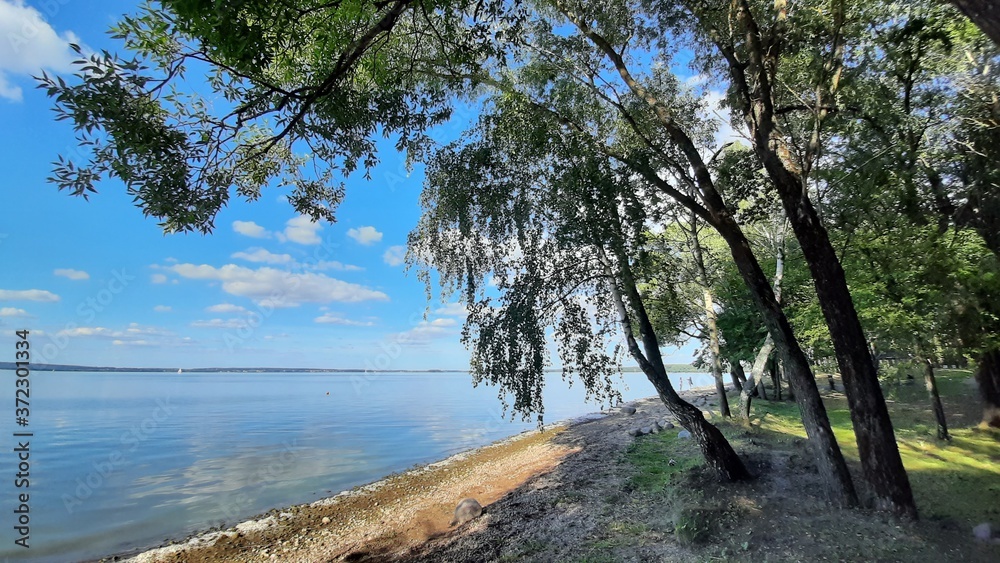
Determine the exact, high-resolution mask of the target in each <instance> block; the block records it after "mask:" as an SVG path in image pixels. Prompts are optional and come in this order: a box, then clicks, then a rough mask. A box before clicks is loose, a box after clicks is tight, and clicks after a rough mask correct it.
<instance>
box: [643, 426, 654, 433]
mask: <svg viewBox="0 0 1000 563" xmlns="http://www.w3.org/2000/svg"><path fill="white" fill-rule="evenodd" d="M652 431H653V427H652V426H643V427H642V430H641V432H642V433H643V434H649V433H651V432H652Z"/></svg>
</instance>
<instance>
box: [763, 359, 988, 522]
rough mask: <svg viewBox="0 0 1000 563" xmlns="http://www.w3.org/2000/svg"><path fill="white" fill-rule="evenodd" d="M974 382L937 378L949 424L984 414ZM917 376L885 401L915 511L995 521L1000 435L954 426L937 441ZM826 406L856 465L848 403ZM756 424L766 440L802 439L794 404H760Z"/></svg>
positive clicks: (943, 373)
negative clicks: (945, 437)
mask: <svg viewBox="0 0 1000 563" xmlns="http://www.w3.org/2000/svg"><path fill="white" fill-rule="evenodd" d="M971 375H972V373H971V371H969V370H940V371H939V372H938V373H937V374H936V379H937V384H938V390H939V392H940V394H941V397H942V401H944V402H945V403H946V405H947V406H946V411H949V412H950V413H952V415H953V416H952V420H951V421H949V422H961V421H964V422H966V423H967V424H968V423H969V421H970V420H974V416H972V415H966V416H964V417H963V416H961V415H962V414H966V413H967V412H971V413H975V412H976V409H978V408H979V407H978V404H979V402H978V397H977V396H976V394H975V393H976V388H975V386H974V385H970V383H969V382H968V379H969V378H970V377H971ZM914 376H915V377H919V378H920V379H917V380H915V381H914V383H912V384H905V385H900V386H899V387H898V388H894V389H892V390H891V393H887V395H889V394H891V395H892V396H893V398H894V400H893V401H891V402H890V403H889V413H890V416H891V417H892V420H893V426H894V429H895V432H896V440H897V442H898V444H899V452H900V456H901V457H902V460H903V465H904V466H905V467H906V470H907V474H908V476H909V478H910V484H911V486H912V488H913V494H914V497H915V500H916V502H917V507H918V509H919V510H920V512H921V514H922V515H923V516H924V517H925V518H932V519H945V518H947V519H952V520H955V521H956V522H960V523H962V524H963V525H968V524H971V523H978V522H982V521H988V520H991V519H992V520H996V519H997V517H998V516H1000V505H998V503H997V499H998V498H1000V433H998V432H995V431H990V430H982V429H979V428H977V427H975V426H971V427H970V426H959V425H957V424H956V425H954V426H951V427H950V428H949V432H950V434H951V440H950V441H943V440H938V439H937V437H936V433H937V430H936V421H935V419H934V415H933V412H932V411H931V405H930V400H929V399H928V396H927V391H926V390H925V389H924V385H923V381H922V374H916V373H915V374H914ZM825 403H826V407H827V414H828V416H829V418H830V424H831V426H832V427H833V432H834V435H835V436H836V437H837V442H838V443H839V444H840V447H841V450H842V451H843V452H844V455H845V457H847V459H848V460H850V461H853V462H857V460H858V449H857V443H856V441H855V435H854V429H853V426H852V424H851V416H850V411H849V410H848V408H847V402H846V400H844V399H843V398H841V397H838V398H833V399H827V400H826V401H825ZM949 407H950V408H949ZM963 411H964V412H963ZM753 418H754V426H756V427H758V431H762V432H764V433H766V434H768V437H769V439H776V440H788V439H792V438H805V429H804V428H803V426H802V422H801V418H800V416H799V412H798V408H797V407H796V406H795V405H794V404H793V403H791V402H781V403H779V402H771V401H757V402H755V403H754V404H753Z"/></svg>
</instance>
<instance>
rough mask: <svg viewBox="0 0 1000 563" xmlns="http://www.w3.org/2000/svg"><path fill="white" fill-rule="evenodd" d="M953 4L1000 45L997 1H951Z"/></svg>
mask: <svg viewBox="0 0 1000 563" xmlns="http://www.w3.org/2000/svg"><path fill="white" fill-rule="evenodd" d="M951 3H952V4H954V5H955V7H956V8H958V9H959V10H961V11H962V13H963V14H965V15H966V16H968V18H969V19H970V20H972V23H974V24H976V25H977V26H979V29H981V30H983V33H985V34H986V35H987V36H988V37H989V38H990V39H992V40H993V42H994V43H996V44H997V45H1000V10H998V9H997V3H996V0H951Z"/></svg>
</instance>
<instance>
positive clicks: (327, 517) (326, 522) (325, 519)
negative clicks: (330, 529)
mask: <svg viewBox="0 0 1000 563" xmlns="http://www.w3.org/2000/svg"><path fill="white" fill-rule="evenodd" d="M321 522H323V523H324V524H329V523H330V517H329V516H324V517H323V520H321Z"/></svg>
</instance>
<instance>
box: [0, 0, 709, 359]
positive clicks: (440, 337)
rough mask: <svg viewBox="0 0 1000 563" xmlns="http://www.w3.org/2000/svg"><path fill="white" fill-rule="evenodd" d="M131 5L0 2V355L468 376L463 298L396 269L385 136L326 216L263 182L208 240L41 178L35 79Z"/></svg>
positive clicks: (395, 200) (405, 179) (61, 142)
mask: <svg viewBox="0 0 1000 563" xmlns="http://www.w3.org/2000/svg"><path fill="white" fill-rule="evenodd" d="M136 5H137V3H136V2H134V1H118V0H102V1H94V0H48V1H45V2H36V1H25V0H0V124H2V127H3V131H4V135H2V137H0V143H2V150H0V154H2V155H3V156H2V160H3V163H4V166H3V172H4V174H3V180H2V181H0V201H2V210H3V221H2V223H0V260H2V262H0V264H2V269H0V350H2V349H7V350H10V351H11V352H10V354H9V356H10V357H11V358H13V349H14V348H13V344H12V342H13V339H14V336H13V331H14V330H18V329H23V328H26V329H29V330H31V331H32V334H33V338H32V343H33V349H34V351H35V356H34V358H33V359H34V361H35V362H39V363H41V362H47V363H60V364H85V365H112V366H137V367H196V366H224V367H235V366H285V367H326V368H367V369H432V368H440V369H465V368H466V367H467V366H468V353H467V352H466V351H465V349H464V348H463V347H462V345H461V344H460V343H459V340H458V333H459V329H460V328H461V324H462V322H463V316H462V311H461V308H460V307H457V306H455V305H454V304H448V303H441V302H438V301H437V300H434V301H432V302H430V303H428V302H427V299H426V294H425V291H424V286H423V284H422V283H420V282H419V281H418V280H417V279H416V277H415V275H414V274H413V273H412V272H411V273H409V274H406V273H405V272H404V268H403V266H402V264H401V257H402V254H403V252H405V249H404V246H403V245H405V243H406V236H407V234H408V233H409V231H410V230H411V229H412V228H413V226H414V225H415V224H416V221H417V218H418V216H419V211H420V210H419V206H418V204H417V201H418V196H419V193H420V186H421V183H422V180H423V176H422V170H421V169H420V168H419V167H418V168H417V169H416V170H414V171H413V173H410V174H408V173H407V172H406V170H405V168H404V166H403V157H402V155H400V154H397V153H396V152H395V151H394V150H393V148H392V146H391V143H386V144H385V150H382V151H381V153H380V157H381V164H380V165H379V166H378V168H376V169H375V170H374V171H373V173H372V179H371V180H370V181H368V180H365V179H364V178H363V177H361V175H358V176H357V177H354V178H351V179H349V182H348V191H347V197H346V199H345V200H344V202H343V204H342V205H341V207H340V208H339V210H338V213H337V216H338V222H337V223H336V224H332V225H331V224H325V223H323V224H315V223H311V222H309V221H308V220H307V219H305V218H303V217H300V216H297V215H296V213H295V211H294V210H293V209H292V208H291V206H290V205H289V204H288V203H287V202H285V201H284V199H283V192H281V191H280V190H276V189H272V190H265V191H264V194H263V196H262V197H261V199H260V200H258V201H257V202H254V203H246V202H243V201H238V200H235V199H234V200H233V201H232V202H231V203H230V205H229V207H228V208H226V209H224V210H223V211H222V212H221V213H220V214H219V215H218V217H217V219H216V223H215V224H216V231H215V232H214V233H213V234H212V235H209V236H202V235H196V234H188V235H164V234H163V233H162V231H161V230H160V228H159V227H158V226H157V224H156V221H155V220H153V219H147V218H144V217H143V215H142V213H141V212H140V211H139V209H137V208H136V207H135V206H134V205H133V203H132V201H131V198H130V197H128V196H127V195H126V194H125V193H124V188H123V187H122V186H121V184H120V183H117V182H111V181H108V182H103V183H102V184H100V185H99V186H98V190H99V193H98V194H97V195H95V196H94V197H92V198H91V199H90V201H89V202H88V201H84V200H83V199H81V198H75V197H71V196H69V195H66V194H65V193H60V192H59V191H58V190H57V189H56V188H55V186H54V185H53V184H50V183H48V182H47V181H46V177H47V176H49V174H50V173H51V164H50V163H51V161H52V160H54V159H55V157H56V156H57V155H58V154H68V153H70V152H71V149H72V147H73V145H74V138H73V135H72V131H71V129H70V127H69V126H68V125H67V124H65V123H62V122H59V123H57V122H55V121H54V120H53V113H52V111H51V104H50V102H49V100H48V99H47V97H46V96H45V95H44V93H43V92H42V91H40V90H37V89H36V88H35V84H34V81H33V80H32V79H31V75H32V74H38V73H39V72H40V71H41V70H42V69H45V70H47V71H49V72H55V73H60V72H62V73H66V74H68V71H69V64H68V63H69V61H70V60H72V56H71V53H70V52H69V50H68V47H67V44H68V43H69V42H79V43H82V44H83V45H85V46H86V47H88V48H90V49H94V50H98V49H108V50H110V51H113V52H114V51H119V50H120V46H119V45H118V44H116V43H115V42H113V41H111V40H110V39H109V38H108V36H107V34H106V30H107V28H108V27H109V26H110V25H111V24H112V23H114V21H115V20H116V19H117V18H118V17H120V16H121V15H122V14H123V13H126V12H130V11H133V10H134V9H135V6H136ZM468 118H469V115H468V114H464V115H460V116H459V119H457V120H456V121H455V122H454V123H452V124H450V125H448V126H445V127H444V128H443V129H442V131H441V134H443V135H453V134H455V133H456V132H457V131H459V130H460V129H461V128H462V127H464V122H465V121H467V120H468ZM425 312H427V315H426V318H425V316H424V313H425ZM0 357H2V352H0ZM690 358H691V352H690V351H689V350H684V351H681V352H678V353H675V354H671V355H669V356H668V358H667V360H668V361H676V362H687V361H689V360H690Z"/></svg>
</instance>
